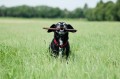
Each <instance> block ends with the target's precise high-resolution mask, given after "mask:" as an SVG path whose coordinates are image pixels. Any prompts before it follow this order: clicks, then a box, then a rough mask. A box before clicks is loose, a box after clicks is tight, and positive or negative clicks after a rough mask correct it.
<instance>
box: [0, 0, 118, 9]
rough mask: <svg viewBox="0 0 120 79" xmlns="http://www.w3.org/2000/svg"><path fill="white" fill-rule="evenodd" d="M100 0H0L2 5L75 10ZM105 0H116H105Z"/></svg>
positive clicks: (91, 5)
mask: <svg viewBox="0 0 120 79" xmlns="http://www.w3.org/2000/svg"><path fill="white" fill-rule="evenodd" d="M99 1H100V0H19V1H18V0H0V6H2V5H5V6H7V7H11V6H19V5H29V6H38V5H47V6H51V7H59V8H61V9H65V8H66V9H68V10H74V9H75V8H78V7H81V8H82V7H83V6H84V4H85V3H87V4H88V6H89V7H95V6H96V3H97V2H99ZM103 1H104V2H107V1H113V2H116V0H103Z"/></svg>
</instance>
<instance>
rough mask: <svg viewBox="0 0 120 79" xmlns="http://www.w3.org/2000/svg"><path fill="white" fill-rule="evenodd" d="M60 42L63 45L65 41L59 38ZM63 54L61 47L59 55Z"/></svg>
mask: <svg viewBox="0 0 120 79" xmlns="http://www.w3.org/2000/svg"><path fill="white" fill-rule="evenodd" d="M59 43H60V46H62V45H63V41H62V39H61V38H59ZM62 54H63V48H61V47H59V55H62Z"/></svg>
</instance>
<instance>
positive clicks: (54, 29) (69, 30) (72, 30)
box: [43, 27, 77, 32]
mask: <svg viewBox="0 0 120 79" xmlns="http://www.w3.org/2000/svg"><path fill="white" fill-rule="evenodd" d="M43 29H46V30H53V31H56V30H60V28H47V27H44V28H43ZM65 31H68V32H76V31H77V30H75V29H65Z"/></svg>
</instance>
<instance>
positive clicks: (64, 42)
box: [48, 22, 74, 59]
mask: <svg viewBox="0 0 120 79" xmlns="http://www.w3.org/2000/svg"><path fill="white" fill-rule="evenodd" d="M50 28H56V29H59V30H56V31H54V30H52V29H48V33H50V32H54V38H53V40H52V42H51V44H50V46H49V49H50V51H51V52H52V55H53V56H55V57H57V56H62V57H63V56H66V59H67V58H68V56H69V54H70V45H69V41H68V39H69V37H68V35H69V33H68V31H66V29H74V28H73V27H72V26H71V25H70V24H66V23H65V22H58V23H57V24H53V25H51V26H50Z"/></svg>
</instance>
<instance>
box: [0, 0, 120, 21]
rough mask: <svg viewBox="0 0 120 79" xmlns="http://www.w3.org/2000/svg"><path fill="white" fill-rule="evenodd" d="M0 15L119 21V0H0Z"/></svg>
mask: <svg viewBox="0 0 120 79" xmlns="http://www.w3.org/2000/svg"><path fill="white" fill-rule="evenodd" d="M0 17H22V18H72V19H73V18H80V19H86V20H89V21H120V0H21V1H18V0H1V1H0Z"/></svg>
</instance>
